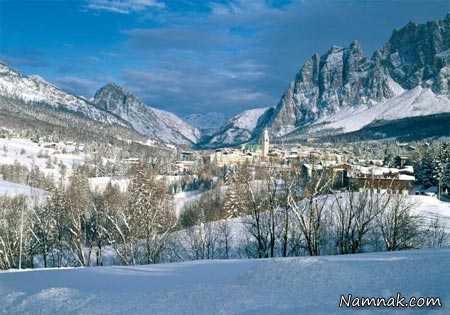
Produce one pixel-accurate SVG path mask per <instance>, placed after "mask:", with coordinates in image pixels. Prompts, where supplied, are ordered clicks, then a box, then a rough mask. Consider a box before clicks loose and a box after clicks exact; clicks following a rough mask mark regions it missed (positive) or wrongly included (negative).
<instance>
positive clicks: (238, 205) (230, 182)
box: [224, 170, 244, 218]
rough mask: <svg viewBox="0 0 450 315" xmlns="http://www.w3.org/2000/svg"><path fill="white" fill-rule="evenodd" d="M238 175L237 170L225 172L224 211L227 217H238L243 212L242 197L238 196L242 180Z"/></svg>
mask: <svg viewBox="0 0 450 315" xmlns="http://www.w3.org/2000/svg"><path fill="white" fill-rule="evenodd" d="M239 175H240V174H239V170H235V171H232V172H229V173H227V174H225V183H226V184H227V190H226V192H225V203H224V211H225V215H226V217H227V218H235V217H239V216H240V215H241V214H242V213H243V212H244V211H243V204H242V198H241V197H240V194H241V193H242V191H240V189H241V187H240V186H241V183H242V182H241V181H240V178H239Z"/></svg>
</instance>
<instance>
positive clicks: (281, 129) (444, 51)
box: [253, 14, 450, 137]
mask: <svg viewBox="0 0 450 315" xmlns="http://www.w3.org/2000/svg"><path fill="white" fill-rule="evenodd" d="M449 84H450V14H448V15H447V16H446V17H445V19H444V20H441V21H433V22H428V23H426V24H415V23H409V24H408V25H406V26H405V27H403V28H401V29H399V30H395V31H394V32H393V34H392V36H391V38H390V39H389V41H388V42H387V43H386V44H385V45H384V47H382V48H381V49H379V50H377V51H375V53H374V54H373V56H372V57H371V58H367V57H365V56H364V53H363V51H362V49H361V47H360V45H359V44H358V42H356V41H355V42H353V43H352V44H351V45H350V46H349V47H346V48H341V47H336V46H334V47H332V48H331V49H330V50H329V51H327V52H326V53H325V54H324V55H323V56H319V55H318V54H314V55H313V56H312V57H311V58H310V59H309V60H307V61H306V62H305V64H304V65H303V67H302V68H301V69H300V71H299V72H298V73H297V75H296V78H295V80H294V81H293V82H292V83H291V84H290V86H289V88H288V89H287V91H286V93H285V94H284V95H283V97H282V98H281V100H280V102H279V103H278V105H277V106H276V108H275V110H274V111H273V114H272V115H271V117H269V118H268V119H266V120H265V121H262V122H261V124H262V125H261V126H258V128H256V130H262V129H263V128H264V127H268V128H269V129H270V132H271V134H272V135H273V136H276V137H281V136H286V135H288V134H290V133H295V132H298V131H299V130H303V129H305V127H308V132H309V133H311V132H312V131H314V130H318V129H320V130H322V131H323V130H324V129H326V128H327V126H326V124H327V123H328V122H329V121H332V122H336V121H339V120H340V119H343V118H350V117H351V115H353V113H354V112H358V113H360V115H362V116H363V117H365V118H367V117H369V116H370V117H371V119H369V120H368V121H365V123H367V124H369V123H371V122H372V121H374V120H376V119H381V118H383V119H386V117H384V116H383V113H384V112H383V111H379V110H377V109H375V108H376V107H378V106H382V104H385V103H386V102H388V101H389V100H392V99H396V104H398V103H400V106H396V109H397V110H398V112H397V113H392V111H390V115H389V118H390V119H396V118H404V117H407V116H405V115H411V116H417V115H423V114H424V111H423V108H420V110H417V111H414V109H415V107H414V104H415V103H414V102H410V103H409V104H410V105H408V106H410V107H409V108H408V110H407V111H403V110H402V107H401V102H402V94H404V93H407V92H408V91H409V90H412V89H414V88H417V87H419V88H420V89H423V90H420V91H419V92H421V93H418V95H419V96H420V95H422V96H421V97H420V98H418V99H417V100H415V101H416V102H418V103H420V104H421V105H424V104H425V103H424V97H423V95H424V93H425V94H426V95H428V100H430V99H435V100H437V103H438V104H437V105H438V106H434V105H435V104H434V103H433V102H429V101H428V102H427V103H426V106H429V107H430V108H428V109H427V110H426V112H427V113H428V114H434V113H440V112H449V111H450V107H448V106H447V101H446V100H447V98H448V97H449V96H450V94H449V93H450V92H449ZM419 96H418V97H419ZM442 96H444V98H442ZM403 97H404V98H408V99H409V95H404V96H403ZM443 104H444V105H443ZM405 106H406V105H405ZM416 107H417V106H416ZM419 107H420V106H419ZM422 107H423V106H422ZM363 111H366V112H367V113H362V114H361V112H363ZM373 112H375V113H378V114H379V116H377V115H373ZM348 115H350V116H348ZM372 116H373V117H372ZM319 123H320V125H321V127H320V128H318V127H317V126H318V124H319ZM338 125H339V124H338ZM339 127H340V129H335V128H334V129H333V128H331V130H332V132H339V130H341V131H345V128H342V127H343V126H342V124H341V126H339ZM360 127H362V126H360ZM294 131H295V132H294ZM258 136H259V134H254V135H253V137H258Z"/></svg>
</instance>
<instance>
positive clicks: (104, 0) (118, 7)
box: [85, 0, 165, 14]
mask: <svg viewBox="0 0 450 315" xmlns="http://www.w3.org/2000/svg"><path fill="white" fill-rule="evenodd" d="M85 7H86V8H87V9H89V10H96V11H109V12H114V13H120V14H129V13H131V12H137V11H143V10H146V9H148V8H158V9H162V8H164V7H165V4H164V3H162V2H159V1H158V0H88V1H87V4H86V6H85Z"/></svg>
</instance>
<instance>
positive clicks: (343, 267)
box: [0, 249, 450, 315]
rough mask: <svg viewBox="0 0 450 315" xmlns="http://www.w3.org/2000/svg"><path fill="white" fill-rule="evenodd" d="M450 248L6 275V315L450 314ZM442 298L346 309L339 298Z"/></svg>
mask: <svg viewBox="0 0 450 315" xmlns="http://www.w3.org/2000/svg"><path fill="white" fill-rule="evenodd" d="M449 266H450V249H442V250H418V251H403V252H393V253H372V254H359V255H347V256H322V257H300V258H284V259H283V258H279V259H264V260H229V261H226V260H219V261H196V262H186V263H174V264H165V265H149V266H129V267H123V266H120V267H119V266H116V267H98V268H80V269H62V270H33V271H25V272H3V273H0V305H1V306H2V307H1V308H0V313H1V314H11V315H12V314H171V315H174V314H198V315H199V314H208V315H209V314H286V315H287V314H295V315H298V314H327V315H328V314H347V313H356V314H380V313H382V314H386V313H388V314H392V313H401V314H436V315H437V314H439V315H440V314H442V315H443V314H449V312H450V308H449V307H450V290H449V283H450V272H449ZM397 292H400V293H401V294H402V296H404V297H407V298H409V297H411V296H426V297H430V296H433V297H440V298H441V302H442V304H443V307H442V308H435V309H432V310H430V309H420V310H419V309H401V310H398V309H397V310H393V309H385V310H384V312H383V311H382V310H379V309H374V308H366V309H353V310H348V309H342V308H338V304H339V300H340V295H341V294H344V295H347V294H352V295H353V296H375V297H382V296H384V297H389V296H392V295H395V294H397Z"/></svg>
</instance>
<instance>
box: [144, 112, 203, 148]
mask: <svg viewBox="0 0 450 315" xmlns="http://www.w3.org/2000/svg"><path fill="white" fill-rule="evenodd" d="M151 109H152V111H153V112H154V113H155V115H156V116H157V117H158V118H159V119H161V120H162V121H163V122H164V123H165V124H166V125H167V126H170V127H171V128H172V129H175V130H177V131H178V132H179V133H181V134H182V135H183V136H184V137H186V138H187V139H188V140H189V141H191V142H192V143H196V142H197V141H198V139H199V138H200V131H199V130H198V129H197V128H194V127H192V126H191V125H190V124H188V123H187V122H185V121H184V120H182V119H181V118H180V117H178V116H177V115H175V114H173V113H170V112H167V111H164V110H161V109H156V108H153V107H152V108H151Z"/></svg>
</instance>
